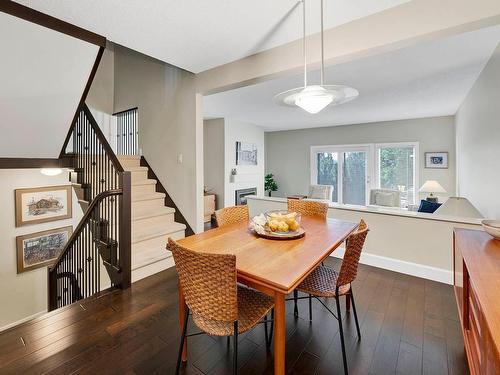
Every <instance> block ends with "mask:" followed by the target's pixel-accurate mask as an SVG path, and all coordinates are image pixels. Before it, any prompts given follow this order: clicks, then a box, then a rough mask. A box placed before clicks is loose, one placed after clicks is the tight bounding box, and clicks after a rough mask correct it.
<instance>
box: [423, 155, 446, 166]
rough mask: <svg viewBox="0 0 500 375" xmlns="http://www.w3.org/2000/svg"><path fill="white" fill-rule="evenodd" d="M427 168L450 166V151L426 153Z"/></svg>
mask: <svg viewBox="0 0 500 375" xmlns="http://www.w3.org/2000/svg"><path fill="white" fill-rule="evenodd" d="M425 168H437V169H446V168H448V153H447V152H426V153H425Z"/></svg>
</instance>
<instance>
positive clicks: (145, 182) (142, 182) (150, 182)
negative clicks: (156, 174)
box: [132, 178, 158, 186]
mask: <svg viewBox="0 0 500 375" xmlns="http://www.w3.org/2000/svg"><path fill="white" fill-rule="evenodd" d="M157 182H158V181H156V180H153V179H151V178H147V179H145V180H137V181H133V182H132V186H141V185H156V184H157Z"/></svg>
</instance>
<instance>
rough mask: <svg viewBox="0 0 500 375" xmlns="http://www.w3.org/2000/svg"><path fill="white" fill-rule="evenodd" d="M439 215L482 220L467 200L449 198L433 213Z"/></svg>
mask: <svg viewBox="0 0 500 375" xmlns="http://www.w3.org/2000/svg"><path fill="white" fill-rule="evenodd" d="M434 213H435V214H439V215H449V216H460V217H475V218H482V217H483V215H481V213H480V212H479V211H478V210H477V208H476V207H474V206H473V205H472V203H471V202H469V200H468V199H467V198H462V197H450V198H449V199H448V200H447V201H446V202H444V203H443V204H442V205H441V207H439V208H438V209H437V210H436V211H435V212H434Z"/></svg>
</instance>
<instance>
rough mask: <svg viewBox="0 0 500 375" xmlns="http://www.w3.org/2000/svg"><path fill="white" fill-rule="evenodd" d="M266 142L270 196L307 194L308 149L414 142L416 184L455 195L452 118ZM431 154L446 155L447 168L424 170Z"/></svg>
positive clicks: (269, 136) (310, 132) (283, 135)
mask: <svg viewBox="0 0 500 375" xmlns="http://www.w3.org/2000/svg"><path fill="white" fill-rule="evenodd" d="M265 140H266V173H273V174H274V175H275V179H276V181H277V183H278V186H279V190H278V192H276V193H273V194H274V195H276V196H287V195H291V194H307V192H308V190H309V184H310V180H311V177H310V147H311V146H320V145H348V144H363V143H386V142H416V141H418V142H420V157H419V160H420V173H419V175H420V176H419V179H420V181H419V184H420V185H421V184H423V183H424V182H425V181H426V180H437V181H439V183H440V184H441V185H442V186H443V187H444V188H445V189H446V191H447V192H448V194H449V195H454V194H455V190H456V177H455V127H454V118H453V117H451V116H449V117H433V118H425V119H414V120H401V121H389V122H378V123H370V124H356V125H345V126H332V127H324V128H313V129H301V130H290V131H279V132H268V133H266V136H265ZM431 151H448V152H449V168H448V169H442V170H437V169H425V168H424V162H425V160H424V153H425V152H431ZM419 187H420V186H418V187H417V188H419Z"/></svg>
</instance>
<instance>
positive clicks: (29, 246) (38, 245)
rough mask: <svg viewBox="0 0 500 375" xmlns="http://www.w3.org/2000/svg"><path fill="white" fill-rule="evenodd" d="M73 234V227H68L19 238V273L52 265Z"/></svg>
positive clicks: (17, 241)
mask: <svg viewBox="0 0 500 375" xmlns="http://www.w3.org/2000/svg"><path fill="white" fill-rule="evenodd" d="M72 233H73V227H71V226H68V227H61V228H56V229H50V230H45V231H43V232H36V233H30V234H26V235H24V236H17V237H16V250H17V273H23V272H26V271H30V270H34V269H36V268H41V267H46V266H49V265H51V264H52V263H53V262H54V261H55V260H56V259H57V257H58V256H59V254H60V253H61V251H62V249H63V248H64V245H66V242H68V240H69V238H70V237H71V234H72Z"/></svg>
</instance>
